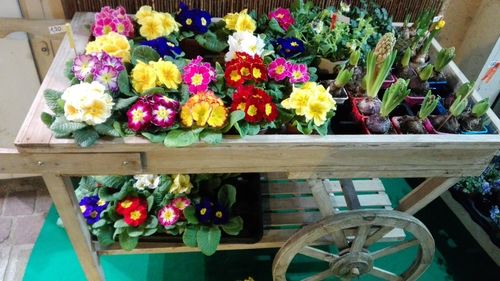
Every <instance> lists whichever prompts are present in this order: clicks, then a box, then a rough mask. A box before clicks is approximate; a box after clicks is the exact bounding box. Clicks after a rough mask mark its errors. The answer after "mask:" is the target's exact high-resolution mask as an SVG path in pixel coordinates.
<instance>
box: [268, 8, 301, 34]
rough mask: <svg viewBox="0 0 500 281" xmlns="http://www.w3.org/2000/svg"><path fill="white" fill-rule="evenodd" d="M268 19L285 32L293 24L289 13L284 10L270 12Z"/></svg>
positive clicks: (293, 21) (293, 20) (278, 9)
mask: <svg viewBox="0 0 500 281" xmlns="http://www.w3.org/2000/svg"><path fill="white" fill-rule="evenodd" d="M268 17H269V20H272V19H275V20H276V21H277V22H278V24H279V26H280V27H281V28H283V30H285V31H287V30H288V28H290V26H292V25H293V24H294V23H295V19H294V18H293V16H292V14H291V13H290V10H288V9H284V8H277V9H276V10H274V11H272V12H270V13H269V14H268Z"/></svg>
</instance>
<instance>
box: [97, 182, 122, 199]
mask: <svg viewBox="0 0 500 281" xmlns="http://www.w3.org/2000/svg"><path fill="white" fill-rule="evenodd" d="M98 194H99V198H101V199H102V200H104V201H108V202H109V201H118V200H122V199H123V198H125V196H127V188H121V189H115V188H109V187H106V186H103V187H100V188H99V192H98Z"/></svg>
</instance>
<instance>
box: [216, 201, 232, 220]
mask: <svg viewBox="0 0 500 281" xmlns="http://www.w3.org/2000/svg"><path fill="white" fill-rule="evenodd" d="M213 215H214V217H213V222H214V224H226V223H228V222H229V210H228V209H227V208H225V207H224V206H222V205H221V204H219V203H217V204H216V205H215V208H214V210H213Z"/></svg>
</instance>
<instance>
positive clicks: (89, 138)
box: [73, 127, 99, 147]
mask: <svg viewBox="0 0 500 281" xmlns="http://www.w3.org/2000/svg"><path fill="white" fill-rule="evenodd" d="M73 137H74V138H75V141H76V143H77V144H78V145H80V146H81V147H90V146H92V145H94V144H95V142H96V141H97V140H98V139H99V134H98V133H97V132H96V130H95V129H94V128H91V127H87V128H84V129H81V130H78V131H75V132H73Z"/></svg>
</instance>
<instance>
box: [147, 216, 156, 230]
mask: <svg viewBox="0 0 500 281" xmlns="http://www.w3.org/2000/svg"><path fill="white" fill-rule="evenodd" d="M157 226H158V219H157V218H156V217H155V216H149V217H148V219H147V220H146V224H145V226H144V227H145V228H156V227H157Z"/></svg>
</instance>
